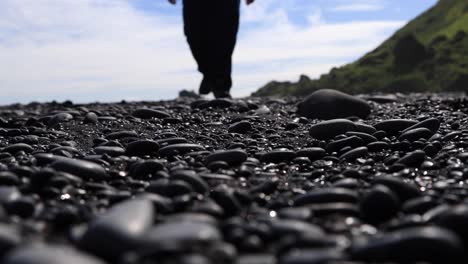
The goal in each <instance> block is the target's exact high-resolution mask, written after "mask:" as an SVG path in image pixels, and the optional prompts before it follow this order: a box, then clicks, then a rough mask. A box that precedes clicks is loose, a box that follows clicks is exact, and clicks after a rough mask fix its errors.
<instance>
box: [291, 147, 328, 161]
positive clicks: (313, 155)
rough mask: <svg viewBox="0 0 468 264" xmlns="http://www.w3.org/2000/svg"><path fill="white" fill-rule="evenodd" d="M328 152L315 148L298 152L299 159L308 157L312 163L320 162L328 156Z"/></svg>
mask: <svg viewBox="0 0 468 264" xmlns="http://www.w3.org/2000/svg"><path fill="white" fill-rule="evenodd" d="M326 154H327V153H326V151H325V150H324V149H323V148H318V147H313V148H305V149H301V150H298V151H297V152H296V156H297V157H307V158H309V160H310V161H316V160H319V159H321V158H323V157H325V155H326Z"/></svg>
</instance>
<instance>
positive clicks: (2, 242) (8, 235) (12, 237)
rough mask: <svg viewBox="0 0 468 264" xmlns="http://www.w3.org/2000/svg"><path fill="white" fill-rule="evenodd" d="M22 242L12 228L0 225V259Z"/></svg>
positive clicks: (18, 234)
mask: <svg viewBox="0 0 468 264" xmlns="http://www.w3.org/2000/svg"><path fill="white" fill-rule="evenodd" d="M21 242H22V239H21V235H20V233H19V232H18V230H16V228H15V227H14V226H11V225H7V224H3V223H2V224H0V259H1V258H2V257H3V256H4V255H5V254H6V253H8V252H9V251H10V250H12V249H14V248H15V247H17V246H19V245H20V244H21Z"/></svg>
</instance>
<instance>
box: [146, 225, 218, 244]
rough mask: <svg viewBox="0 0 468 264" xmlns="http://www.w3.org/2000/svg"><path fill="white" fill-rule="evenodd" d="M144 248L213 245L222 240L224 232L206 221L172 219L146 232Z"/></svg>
mask: <svg viewBox="0 0 468 264" xmlns="http://www.w3.org/2000/svg"><path fill="white" fill-rule="evenodd" d="M143 240H144V243H143V245H142V248H143V249H144V248H147V249H149V250H154V249H156V248H159V247H162V248H165V247H172V248H176V249H178V250H181V249H184V248H192V247H197V248H198V247H203V246H210V245H211V246H212V245H214V244H216V243H220V242H221V241H222V234H221V233H220V231H219V230H218V228H216V227H215V226H214V225H212V224H210V223H206V222H199V221H191V220H190V218H187V219H186V220H175V219H174V220H171V221H167V222H164V223H161V224H157V225H155V226H154V227H153V228H151V229H150V230H149V231H148V232H146V234H145V236H144V238H143Z"/></svg>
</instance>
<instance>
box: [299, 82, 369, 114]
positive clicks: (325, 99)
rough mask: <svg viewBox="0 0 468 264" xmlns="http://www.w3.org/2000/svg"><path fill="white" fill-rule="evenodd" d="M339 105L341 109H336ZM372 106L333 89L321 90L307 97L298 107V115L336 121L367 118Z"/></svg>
mask: <svg viewBox="0 0 468 264" xmlns="http://www.w3.org/2000/svg"><path fill="white" fill-rule="evenodd" d="M337 105H339V106H340V107H336V106H337ZM370 112H371V107H370V105H369V104H368V103H367V102H366V101H364V100H362V99H360V98H357V97H354V96H351V95H348V94H345V93H343V92H340V91H337V90H331V89H321V90H318V91H316V92H313V93H312V94H310V95H309V96H307V97H306V98H305V99H304V100H303V101H302V102H300V103H299V105H298V114H299V115H301V116H305V117H308V118H320V119H335V118H344V117H348V116H358V117H361V118H366V117H367V116H368V115H369V114H370Z"/></svg>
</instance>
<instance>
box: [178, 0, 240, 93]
mask: <svg viewBox="0 0 468 264" xmlns="http://www.w3.org/2000/svg"><path fill="white" fill-rule="evenodd" d="M239 7H240V1H239V0H184V11H183V13H184V32H185V36H186V37H187V41H188V43H189V46H190V49H191V51H192V54H193V57H194V58H195V60H196V61H197V64H198V70H199V71H200V72H201V73H202V74H203V81H202V83H201V85H200V93H201V94H208V93H209V92H211V91H213V93H214V95H215V96H216V97H225V95H229V90H230V89H231V86H232V79H231V72H232V53H233V51H234V47H235V45H236V37H237V31H238V29H239Z"/></svg>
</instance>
